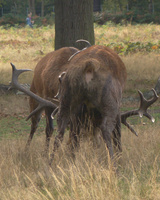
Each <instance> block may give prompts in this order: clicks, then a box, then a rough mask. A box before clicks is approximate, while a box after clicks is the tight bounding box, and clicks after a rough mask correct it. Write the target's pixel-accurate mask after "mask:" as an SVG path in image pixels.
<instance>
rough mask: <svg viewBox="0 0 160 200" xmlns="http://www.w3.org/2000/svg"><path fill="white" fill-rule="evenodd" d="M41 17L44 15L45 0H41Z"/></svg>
mask: <svg viewBox="0 0 160 200" xmlns="http://www.w3.org/2000/svg"><path fill="white" fill-rule="evenodd" d="M41 17H44V0H42V1H41Z"/></svg>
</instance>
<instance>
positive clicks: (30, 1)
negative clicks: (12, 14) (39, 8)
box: [28, 0, 36, 15]
mask: <svg viewBox="0 0 160 200" xmlns="http://www.w3.org/2000/svg"><path fill="white" fill-rule="evenodd" d="M28 4H29V11H30V12H32V14H33V15H35V14H36V11H35V0H28Z"/></svg>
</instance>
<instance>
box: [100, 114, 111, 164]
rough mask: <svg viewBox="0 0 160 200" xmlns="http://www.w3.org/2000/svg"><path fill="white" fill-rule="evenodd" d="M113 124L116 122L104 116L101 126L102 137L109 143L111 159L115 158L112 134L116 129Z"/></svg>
mask: <svg viewBox="0 0 160 200" xmlns="http://www.w3.org/2000/svg"><path fill="white" fill-rule="evenodd" d="M113 124H114V123H113V122H112V121H109V120H107V117H104V119H103V120H102V124H101V127H100V128H101V132H102V137H103V140H104V142H105V144H106V145H107V148H108V151H109V155H110V158H111V160H113V147H112V138H111V135H112V132H113V129H114V126H113Z"/></svg>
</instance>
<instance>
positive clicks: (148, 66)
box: [0, 22, 160, 200]
mask: <svg viewBox="0 0 160 200" xmlns="http://www.w3.org/2000/svg"><path fill="white" fill-rule="evenodd" d="M53 29H54V26H45V27H44V26H41V27H39V28H34V29H30V28H20V29H19V28H17V27H15V26H14V27H11V28H8V29H7V30H6V28H3V27H0V35H1V37H0V83H1V84H9V81H10V80H11V66H10V62H12V63H13V64H15V66H16V67H17V68H29V69H33V70H34V67H35V65H36V63H37V62H38V61H39V60H40V59H41V58H42V57H43V56H44V55H46V54H47V53H48V52H50V51H52V50H53V46H54V39H53V38H54V31H53ZM159 36H160V26H159V25H154V24H148V25H134V26H133V25H128V26H126V25H123V26H120V25H115V24H114V23H111V22H108V23H106V24H105V25H103V26H100V25H97V24H95V38H96V44H101V45H107V46H109V47H111V48H113V49H114V50H115V51H117V52H118V53H119V55H120V56H121V58H122V60H123V61H124V63H125V65H126V68H127V73H128V80H127V84H126V88H125V91H124V96H123V101H122V110H128V109H131V108H132V109H133V108H137V107H138V104H139V103H138V95H137V90H138V89H140V90H141V91H143V92H147V91H148V90H150V89H151V88H152V87H154V86H155V84H156V82H157V79H158V77H159V76H160V70H159V63H160V52H159V49H160V48H159V45H160V42H159ZM32 76H33V72H28V73H26V74H24V75H21V76H20V79H19V81H20V82H21V83H29V84H30V83H31V80H32ZM159 108H160V102H159V100H158V101H157V102H156V103H155V104H154V105H153V106H152V108H151V110H154V109H159ZM28 114H29V108H28V97H26V96H25V95H15V94H8V95H6V94H4V95H2V94H1V96H0V127H1V128H0V152H1V153H0V199H3V200H13V199H15V200H18V199H24V200H28V199H30V200H32V199H33V200H36V199H37V200H39V199H44V200H51V199H63V200H64V199H65V200H71V199H76V200H86V199H92V200H93V199H95V200H98V199H100V200H102V199H109V200H110V199H114V200H116V199H117V200H119V199H121V200H135V199H137V200H153V199H154V200H158V199H160V171H159V166H160V156H159V155H160V123H159V120H160V114H159V112H158V113H153V116H154V117H155V118H156V122H155V123H154V124H153V123H151V122H150V121H149V120H147V119H145V118H142V119H139V118H138V117H136V118H132V119H131V120H130V123H131V124H132V125H133V126H134V128H135V130H136V131H137V132H138V134H139V136H138V137H136V136H134V135H133V134H132V133H130V132H129V131H128V130H127V129H126V128H125V127H122V146H123V153H122V155H121V157H120V159H119V161H117V167H118V174H117V175H116V174H115V173H114V172H113V171H112V168H111V165H110V160H109V159H108V154H107V150H106V148H105V146H104V144H103V142H102V143H101V147H100V148H98V147H96V146H94V142H93V138H92V137H91V136H90V137H87V138H84V139H83V138H82V142H81V147H80V149H79V151H77V152H76V158H75V159H74V160H73V159H72V156H71V154H70V151H69V146H68V145H66V144H67V139H68V134H67V133H66V135H65V141H64V142H63V144H62V148H60V150H59V151H58V152H57V154H56V158H55V160H54V162H53V165H52V167H51V168H50V167H49V166H48V160H47V158H46V156H44V152H43V150H44V144H45V135H44V130H45V127H44V125H45V119H44V116H42V120H41V122H40V126H39V128H38V130H37V132H36V135H35V137H34V140H33V142H32V145H31V149H30V151H29V152H28V153H25V152H24V146H25V144H26V141H27V138H28V134H29V130H30V127H29V126H30V121H27V122H26V121H25V118H26V116H27V115H28ZM54 136H55V134H54V135H53V138H52V141H51V146H50V152H51V151H52V148H53V145H52V144H53V140H54Z"/></svg>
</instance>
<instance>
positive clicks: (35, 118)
mask: <svg viewBox="0 0 160 200" xmlns="http://www.w3.org/2000/svg"><path fill="white" fill-rule="evenodd" d="M40 119H41V112H37V113H36V115H34V116H33V117H32V118H31V131H30V135H29V138H28V140H27V144H26V147H25V149H26V150H28V148H29V146H30V144H31V141H32V138H33V135H34V133H35V131H36V129H37V127H38V123H39V121H40Z"/></svg>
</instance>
